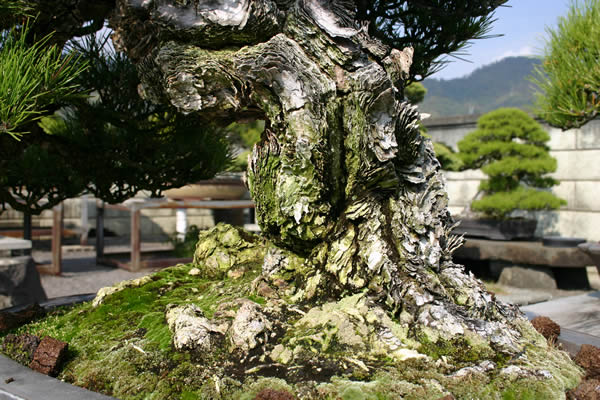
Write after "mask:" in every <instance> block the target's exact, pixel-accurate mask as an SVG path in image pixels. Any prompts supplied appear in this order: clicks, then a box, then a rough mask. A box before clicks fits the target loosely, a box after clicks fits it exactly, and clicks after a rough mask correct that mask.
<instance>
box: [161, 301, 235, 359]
mask: <svg viewBox="0 0 600 400" xmlns="http://www.w3.org/2000/svg"><path fill="white" fill-rule="evenodd" d="M166 319H167V325H169V329H170V330H171V332H172V333H173V345H174V346H175V348H176V349H177V350H203V351H208V350H210V349H211V348H212V347H213V346H214V345H215V344H216V341H217V340H218V339H219V336H223V335H225V332H226V331H227V327H228V325H227V324H222V325H217V324H214V323H212V322H211V321H210V320H209V319H208V318H206V317H204V314H203V313H202V310H201V309H200V308H199V307H198V306H196V305H194V304H188V305H185V306H175V305H172V304H170V305H168V306H167V311H166Z"/></svg>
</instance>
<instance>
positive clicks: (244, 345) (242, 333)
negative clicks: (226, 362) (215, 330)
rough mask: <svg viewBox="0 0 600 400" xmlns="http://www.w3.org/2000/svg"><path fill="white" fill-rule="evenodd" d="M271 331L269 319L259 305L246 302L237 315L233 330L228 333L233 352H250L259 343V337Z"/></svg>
mask: <svg viewBox="0 0 600 400" xmlns="http://www.w3.org/2000/svg"><path fill="white" fill-rule="evenodd" d="M270 329H271V324H270V322H269V319H268V318H267V317H266V315H264V314H263V313H262V311H261V309H260V307H259V306H258V304H256V303H254V302H252V301H245V302H244V303H243V304H242V306H241V307H240V309H239V310H238V312H237V313H236V315H235V319H234V320H233V323H232V324H231V328H230V329H229V331H228V332H227V335H228V337H229V341H230V343H231V350H234V349H236V348H237V349H241V350H242V351H249V350H251V349H253V348H255V347H256V346H257V345H258V342H259V339H258V337H259V335H260V334H261V333H263V332H266V331H268V330H270Z"/></svg>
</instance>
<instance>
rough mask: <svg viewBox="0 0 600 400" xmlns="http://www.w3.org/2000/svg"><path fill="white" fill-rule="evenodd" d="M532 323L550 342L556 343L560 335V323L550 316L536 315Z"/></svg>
mask: <svg viewBox="0 0 600 400" xmlns="http://www.w3.org/2000/svg"><path fill="white" fill-rule="evenodd" d="M531 325H533V327H534V328H535V330H536V331H538V332H539V333H540V334H541V335H542V336H543V337H545V338H546V340H547V341H549V342H550V343H556V339H557V338H558V336H559V335H560V325H558V324H557V323H556V322H554V321H552V320H551V319H550V318H548V317H535V318H534V319H532V320H531Z"/></svg>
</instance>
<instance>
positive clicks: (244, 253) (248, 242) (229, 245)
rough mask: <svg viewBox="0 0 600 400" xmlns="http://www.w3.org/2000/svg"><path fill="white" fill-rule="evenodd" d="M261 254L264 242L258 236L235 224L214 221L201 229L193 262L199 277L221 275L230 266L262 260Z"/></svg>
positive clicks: (235, 268) (240, 266) (234, 266)
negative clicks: (213, 224)
mask: <svg viewBox="0 0 600 400" xmlns="http://www.w3.org/2000/svg"><path fill="white" fill-rule="evenodd" d="M264 257H265V249H264V244H263V243H262V242H261V241H260V239H259V237H258V236H256V235H254V234H252V233H250V232H246V231H244V230H243V229H241V228H238V227H234V226H231V225H227V224H217V225H216V226H215V227H214V228H212V229H209V230H207V231H203V232H201V233H200V236H199V237H198V244H197V246H196V251H195V252H194V261H193V263H194V265H195V266H196V267H197V268H198V270H199V271H200V273H199V275H201V276H202V277H204V278H209V279H222V278H224V277H226V276H227V275H228V273H229V272H230V271H231V270H239V269H240V268H242V267H243V266H244V265H247V264H253V263H262V260H263V259H264ZM233 274H234V275H235V274H237V272H233Z"/></svg>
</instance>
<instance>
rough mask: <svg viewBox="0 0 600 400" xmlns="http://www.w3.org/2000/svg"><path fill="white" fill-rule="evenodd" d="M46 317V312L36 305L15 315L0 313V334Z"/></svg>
mask: <svg viewBox="0 0 600 400" xmlns="http://www.w3.org/2000/svg"><path fill="white" fill-rule="evenodd" d="M44 315H46V311H45V310H44V309H43V308H42V307H40V306H39V305H38V304H33V305H31V306H29V307H27V308H26V309H24V310H23V311H19V312H16V313H12V312H0V333H2V332H7V331H10V330H11V329H15V328H18V327H19V326H21V325H24V324H26V323H28V322H30V321H33V320H34V319H38V318H41V317H43V316H44Z"/></svg>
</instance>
